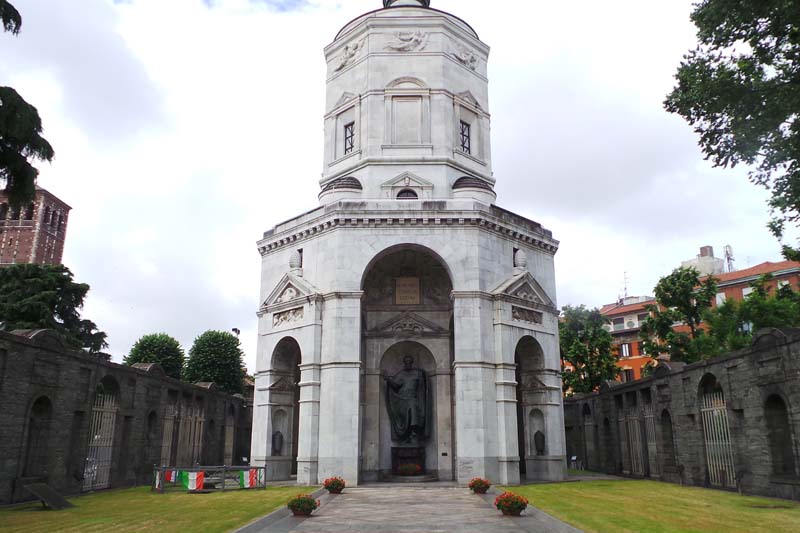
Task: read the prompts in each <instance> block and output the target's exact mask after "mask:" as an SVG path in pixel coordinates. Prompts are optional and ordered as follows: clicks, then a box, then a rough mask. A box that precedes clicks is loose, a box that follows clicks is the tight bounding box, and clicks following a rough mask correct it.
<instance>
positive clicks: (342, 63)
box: [334, 37, 367, 72]
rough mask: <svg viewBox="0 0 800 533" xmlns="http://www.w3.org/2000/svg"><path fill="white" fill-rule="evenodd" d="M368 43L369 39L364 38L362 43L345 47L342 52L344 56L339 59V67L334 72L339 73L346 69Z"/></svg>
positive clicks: (354, 43) (358, 42) (357, 42)
mask: <svg viewBox="0 0 800 533" xmlns="http://www.w3.org/2000/svg"><path fill="white" fill-rule="evenodd" d="M366 43H367V38H366V37H365V38H363V39H361V40H360V41H356V42H353V43H350V44H348V45H346V46H345V47H344V49H343V50H342V55H341V56H340V57H339V65H338V66H337V67H336V69H335V70H334V72H339V71H340V70H342V69H344V68H345V67H346V66H348V65H349V64H350V63H352V62H353V60H354V59H355V58H356V56H357V55H358V53H359V52H360V51H361V49H362V48H364V45H365V44H366Z"/></svg>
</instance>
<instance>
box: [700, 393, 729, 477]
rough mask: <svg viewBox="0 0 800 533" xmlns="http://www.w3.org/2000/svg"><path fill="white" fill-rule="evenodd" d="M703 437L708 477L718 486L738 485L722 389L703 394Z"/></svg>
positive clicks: (701, 410)
mask: <svg viewBox="0 0 800 533" xmlns="http://www.w3.org/2000/svg"><path fill="white" fill-rule="evenodd" d="M700 412H701V413H702V415H703V438H704V439H705V446H706V462H707V464H708V479H709V482H710V483H711V485H713V486H716V487H727V488H735V487H736V470H735V467H734V465H733V445H732V443H731V433H730V427H729V425H728V410H727V408H726V405H725V396H724V394H723V393H722V391H716V392H707V393H705V394H703V404H702V406H701V408H700Z"/></svg>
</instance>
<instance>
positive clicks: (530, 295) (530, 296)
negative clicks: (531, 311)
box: [513, 285, 544, 304]
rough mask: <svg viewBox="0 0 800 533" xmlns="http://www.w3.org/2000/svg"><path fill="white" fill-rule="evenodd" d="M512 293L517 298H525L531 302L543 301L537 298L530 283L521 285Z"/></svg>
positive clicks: (538, 302) (539, 302)
mask: <svg viewBox="0 0 800 533" xmlns="http://www.w3.org/2000/svg"><path fill="white" fill-rule="evenodd" d="M513 295H514V296H516V297H517V298H519V299H521V300H527V301H529V302H533V303H537V304H541V303H544V302H543V301H542V299H541V298H539V296H538V295H537V294H536V292H535V291H534V290H533V287H531V286H530V285H523V286H522V287H520V288H519V289H517V290H516V291H515V292H514V293H513Z"/></svg>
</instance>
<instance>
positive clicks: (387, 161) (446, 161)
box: [320, 146, 496, 188]
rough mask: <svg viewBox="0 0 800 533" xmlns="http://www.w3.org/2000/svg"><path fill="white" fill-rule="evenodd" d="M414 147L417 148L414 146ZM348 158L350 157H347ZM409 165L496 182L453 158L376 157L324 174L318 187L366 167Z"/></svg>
mask: <svg viewBox="0 0 800 533" xmlns="http://www.w3.org/2000/svg"><path fill="white" fill-rule="evenodd" d="M415 147H417V148H418V146H415ZM454 154H455V152H454ZM460 155H461V154H460ZM348 157H350V156H348ZM343 159H344V158H343ZM470 159H475V158H474V157H473V158H470ZM475 160H476V161H478V162H479V163H481V164H482V165H483V166H485V165H486V163H485V162H483V161H481V160H479V159H475ZM340 161H341V160H340ZM335 163H338V161H334V162H333V163H331V164H330V165H329V167H328V168H330V167H331V166H333V165H334V164H335ZM409 164H413V165H420V164H422V165H447V166H450V167H452V168H454V169H455V170H456V171H458V172H460V173H463V174H464V175H466V176H475V177H479V178H481V179H483V180H485V181H488V182H489V183H495V182H496V180H495V178H494V176H492V175H491V174H487V173H485V172H479V171H477V170H476V169H475V168H474V167H468V166H466V165H463V164H461V163H460V162H459V161H458V160H457V159H455V157H446V156H429V157H426V158H425V159H424V161H421V160H420V158H419V157H417V156H414V157H401V156H376V157H364V158H360V159H358V160H357V162H356V163H354V164H353V165H350V166H347V167H344V168H339V169H337V170H336V171H335V172H331V173H330V174H325V176H324V177H323V179H322V180H321V181H320V187H321V188H324V187H325V185H327V184H328V183H330V182H332V181H334V180H336V179H337V178H342V177H346V176H349V175H351V174H355V173H357V172H358V171H359V170H361V169H362V168H365V167H368V166H378V165H384V166H389V165H393V166H399V167H407V166H408V165H409Z"/></svg>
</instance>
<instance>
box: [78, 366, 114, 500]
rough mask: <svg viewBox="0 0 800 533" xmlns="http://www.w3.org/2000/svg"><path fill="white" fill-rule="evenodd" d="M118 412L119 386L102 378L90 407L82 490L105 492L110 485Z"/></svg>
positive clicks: (108, 377)
mask: <svg viewBox="0 0 800 533" xmlns="http://www.w3.org/2000/svg"><path fill="white" fill-rule="evenodd" d="M118 411H119V384H118V383H117V381H116V380H115V379H114V378H113V377H111V376H106V377H104V378H103V380H102V381H101V382H100V384H99V385H98V386H97V391H96V393H95V397H94V405H93V406H92V425H91V427H90V430H89V445H88V449H87V451H86V466H85V468H84V474H83V490H84V491H90V490H97V489H105V488H108V487H109V486H110V485H111V463H112V459H113V457H114V433H115V429H116V424H117V412H118Z"/></svg>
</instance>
